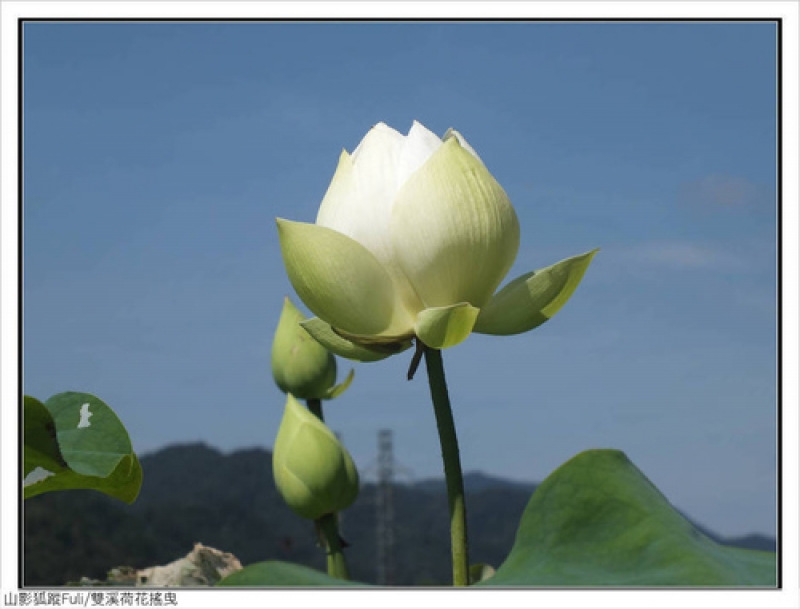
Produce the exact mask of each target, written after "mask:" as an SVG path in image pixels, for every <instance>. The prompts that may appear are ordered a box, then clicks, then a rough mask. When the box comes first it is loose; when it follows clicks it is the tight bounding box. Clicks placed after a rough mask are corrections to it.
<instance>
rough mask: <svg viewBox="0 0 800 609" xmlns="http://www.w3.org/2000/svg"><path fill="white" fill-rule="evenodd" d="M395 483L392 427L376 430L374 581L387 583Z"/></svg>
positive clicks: (390, 577) (390, 578) (390, 579)
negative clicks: (375, 570)
mask: <svg viewBox="0 0 800 609" xmlns="http://www.w3.org/2000/svg"><path fill="white" fill-rule="evenodd" d="M393 483H394V449H393V446H392V430H391V429H381V430H380V431H378V486H377V488H376V494H375V505H376V507H377V514H376V519H375V520H376V523H377V530H376V537H377V546H378V547H377V550H378V551H377V555H378V557H377V570H378V573H377V575H378V576H377V582H378V585H381V586H388V585H391V584H392V583H393V579H394V577H393V576H394V573H393V571H394V569H393V564H392V562H393V560H392V559H393V555H394V505H393V500H392V485H393Z"/></svg>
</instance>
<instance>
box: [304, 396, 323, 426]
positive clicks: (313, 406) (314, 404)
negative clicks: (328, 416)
mask: <svg viewBox="0 0 800 609" xmlns="http://www.w3.org/2000/svg"><path fill="white" fill-rule="evenodd" d="M306 406H308V409H309V411H311V414H313V415H314V416H315V417H317V418H318V419H319V420H320V421H322V422H323V423H324V422H325V418H324V417H323V416H322V400H320V399H317V398H309V399H308V400H306Z"/></svg>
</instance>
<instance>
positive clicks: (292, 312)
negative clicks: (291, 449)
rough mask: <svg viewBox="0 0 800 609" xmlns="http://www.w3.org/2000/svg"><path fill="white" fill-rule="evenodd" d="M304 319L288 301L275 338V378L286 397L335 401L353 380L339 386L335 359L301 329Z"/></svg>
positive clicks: (351, 378)
mask: <svg viewBox="0 0 800 609" xmlns="http://www.w3.org/2000/svg"><path fill="white" fill-rule="evenodd" d="M305 319H306V318H305V316H304V315H303V314H302V313H301V312H300V311H299V310H298V309H297V307H295V306H294V304H292V301H291V300H289V298H288V297H287V298H285V299H284V302H283V311H281V317H280V320H278V327H277V328H276V329H275V338H274V339H273V341H272V378H273V379H275V383H276V384H277V385H278V387H279V388H280V390H281V391H283V392H284V393H291V394H292V395H294V396H295V397H297V398H302V399H304V400H309V399H319V400H322V399H332V398H334V397H336V396H337V395H340V394H341V393H342V392H344V390H345V389H347V387H348V386H349V385H350V382H351V381H352V380H353V375H354V372H353V371H352V370H351V371H350V374H349V375H348V377H347V379H345V381H344V382H343V383H342V384H341V385H337V386H334V383H335V382H336V359H335V358H334V357H333V354H332V353H331V352H330V351H328V350H327V349H326V348H325V347H323V346H322V345H321V344H320V343H319V342H317V341H316V340H314V339H313V338H312V337H311V336H310V335H309V333H308V332H306V330H304V329H303V327H302V326H301V325H300V322H302V321H305Z"/></svg>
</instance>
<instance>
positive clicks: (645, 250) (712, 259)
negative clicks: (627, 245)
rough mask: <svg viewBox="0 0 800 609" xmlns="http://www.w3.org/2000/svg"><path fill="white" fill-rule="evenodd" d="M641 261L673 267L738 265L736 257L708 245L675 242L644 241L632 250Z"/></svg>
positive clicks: (717, 268) (715, 267)
mask: <svg viewBox="0 0 800 609" xmlns="http://www.w3.org/2000/svg"><path fill="white" fill-rule="evenodd" d="M632 253H634V254H635V256H636V257H637V258H638V260H639V261H640V262H643V263H645V264H652V265H657V266H666V267H670V268H673V269H680V270H682V269H701V270H725V269H728V268H731V267H735V266H737V262H736V257H735V256H734V257H732V256H731V254H730V253H728V252H723V251H722V250H720V249H714V248H711V247H708V246H703V245H697V244H694V243H685V242H679V241H673V242H653V243H644V244H641V245H638V246H635V247H634V251H633V252H632Z"/></svg>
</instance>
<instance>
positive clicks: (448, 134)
mask: <svg viewBox="0 0 800 609" xmlns="http://www.w3.org/2000/svg"><path fill="white" fill-rule="evenodd" d="M451 137H454V138H456V139H457V140H458V143H459V144H461V147H462V148H464V149H465V150H468V151H469V152H470V153H471V154H472V156H474V157H475V158H476V159H478V160H479V161H481V157H479V156H478V153H477V152H475V149H474V148H473V147H472V146H470V145H469V144H468V143H467V140H465V139H464V136H463V135H461V134H460V133H459V132H458V131H456V130H455V129H453V128H452V127H450V128H449V129H448V130H447V132H446V133H445V134H444V137H443V138H442V141H445V142H446V141H447V140H449V139H450V138H451ZM481 163H483V161H481Z"/></svg>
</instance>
